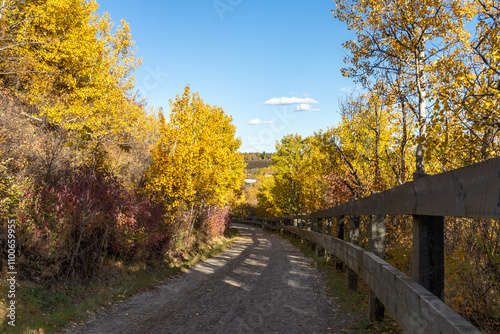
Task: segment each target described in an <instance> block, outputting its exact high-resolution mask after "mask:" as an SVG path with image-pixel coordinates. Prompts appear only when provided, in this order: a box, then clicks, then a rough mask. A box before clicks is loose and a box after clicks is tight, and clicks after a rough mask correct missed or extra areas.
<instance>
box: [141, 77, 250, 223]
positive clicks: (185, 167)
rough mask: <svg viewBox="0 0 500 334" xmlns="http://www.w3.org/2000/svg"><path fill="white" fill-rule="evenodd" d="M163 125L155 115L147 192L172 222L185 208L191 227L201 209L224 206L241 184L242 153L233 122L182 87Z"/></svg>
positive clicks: (235, 193) (162, 120)
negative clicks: (155, 134)
mask: <svg viewBox="0 0 500 334" xmlns="http://www.w3.org/2000/svg"><path fill="white" fill-rule="evenodd" d="M170 107H171V113H170V120H169V122H168V123H167V122H166V120H165V118H164V117H163V114H162V113H161V112H160V114H159V122H160V136H161V137H160V139H159V141H158V143H157V144H156V146H155V148H154V149H153V153H152V163H151V166H150V168H149V171H148V172H147V184H146V189H147V191H148V192H149V193H150V194H151V196H152V197H153V198H154V199H155V200H156V201H157V202H160V203H163V204H164V206H165V208H166V210H167V212H168V213H169V217H166V218H167V221H170V222H172V221H173V217H174V214H175V213H176V212H177V211H178V210H188V211H189V212H190V213H191V217H192V220H191V222H190V226H189V227H188V228H189V230H191V229H192V227H193V224H194V221H195V220H196V218H197V216H198V214H199V212H200V210H201V209H202V208H203V207H206V206H217V207H223V206H226V205H228V204H229V203H230V202H231V201H232V199H233V198H234V197H235V195H238V193H239V191H240V190H241V187H242V185H243V177H244V174H243V169H244V163H243V155H242V154H241V153H239V152H237V150H238V148H239V147H240V145H241V141H240V139H239V138H236V137H235V131H236V128H235V126H234V125H233V124H232V118H231V117H230V116H228V115H226V114H225V112H224V110H223V109H222V108H220V107H217V106H210V105H208V104H206V103H205V102H203V100H202V99H201V98H200V96H199V94H198V93H194V94H192V95H191V93H190V88H189V86H187V87H186V88H185V90H184V93H183V94H182V95H181V96H179V95H178V96H177V97H176V99H175V101H170Z"/></svg>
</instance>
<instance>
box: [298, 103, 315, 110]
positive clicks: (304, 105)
mask: <svg viewBox="0 0 500 334" xmlns="http://www.w3.org/2000/svg"><path fill="white" fill-rule="evenodd" d="M295 111H319V109H311V105H310V104H308V103H301V104H299V105H297V107H296V108H295Z"/></svg>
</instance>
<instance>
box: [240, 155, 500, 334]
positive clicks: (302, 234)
mask: <svg viewBox="0 0 500 334" xmlns="http://www.w3.org/2000/svg"><path fill="white" fill-rule="evenodd" d="M361 215H364V216H370V217H371V223H370V250H371V252H369V251H366V250H364V249H362V248H360V247H359V246H357V244H358V242H359V216H361ZM386 215H413V217H414V224H413V279H412V278H410V277H408V276H406V275H405V274H403V273H402V272H401V271H399V270H397V269H396V268H394V267H393V266H391V265H390V264H389V263H387V262H385V261H384V259H383V258H384V255H385V219H386ZM444 216H453V217H470V218H472V217H482V218H500V158H494V159H490V160H487V161H485V162H482V163H478V164H474V165H471V166H468V167H464V168H459V169H456V170H453V171H450V172H446V173H442V174H438V175H433V176H425V177H422V176H421V177H420V178H417V179H416V180H414V181H412V182H407V183H405V184H404V185H401V186H399V187H395V188H392V189H389V190H386V191H384V192H381V193H377V194H374V195H372V196H369V197H366V198H362V199H358V200H354V201H351V202H348V203H345V204H342V205H339V206H336V207H333V208H329V209H326V210H321V211H316V212H312V213H310V214H303V215H293V216H286V217H280V218H261V217H244V218H242V219H240V220H237V221H239V222H243V223H249V224H256V225H259V226H263V227H266V228H269V229H274V230H280V231H287V232H288V233H292V234H294V235H296V236H298V237H299V238H302V239H305V240H308V241H309V242H310V243H311V244H312V245H315V247H320V248H322V249H324V250H327V251H328V252H329V253H331V254H332V255H334V256H335V257H336V258H338V259H339V260H340V261H342V262H343V263H344V264H347V266H348V285H350V286H351V287H352V285H353V284H355V282H356V279H357V277H358V276H359V277H360V278H362V279H363V280H364V281H365V282H366V284H367V285H368V287H369V288H370V290H371V291H370V295H371V296H370V299H369V300H370V305H369V309H370V310H369V312H370V318H371V319H374V318H379V317H380V315H381V313H382V314H383V307H382V308H381V305H383V306H385V309H387V310H388V312H389V313H390V314H391V315H392V316H393V317H394V319H395V320H396V321H397V322H398V324H399V325H400V326H401V327H402V328H403V329H404V330H405V331H406V332H407V333H480V332H479V330H478V329H477V328H475V327H474V326H473V325H472V324H470V323H469V322H468V321H466V320H465V319H464V318H463V317H462V316H460V315H459V314H457V313H456V312H454V311H453V310H452V309H450V308H449V307H448V306H447V305H446V304H444V302H443V300H444V247H443V242H444V235H443V227H444V218H443V217H444ZM345 219H349V220H350V223H349V240H350V241H351V242H346V241H344V240H343V238H344V237H343V230H344V228H343V224H344V221H345ZM334 224H336V225H337V228H336V233H337V234H336V236H331V233H332V230H333V228H332V227H333V225H334ZM372 295H373V296H372ZM372 297H373V298H372ZM378 304H380V305H378Z"/></svg>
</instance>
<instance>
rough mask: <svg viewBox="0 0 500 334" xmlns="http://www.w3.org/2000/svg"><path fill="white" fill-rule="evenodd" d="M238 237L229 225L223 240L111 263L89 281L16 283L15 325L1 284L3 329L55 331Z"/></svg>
mask: <svg viewBox="0 0 500 334" xmlns="http://www.w3.org/2000/svg"><path fill="white" fill-rule="evenodd" d="M237 238H238V230H237V229H235V228H231V230H230V231H229V233H228V234H227V235H226V237H225V238H220V239H217V240H214V241H212V242H211V243H196V244H195V245H194V247H191V248H189V249H181V250H177V252H176V253H177V257H176V258H171V259H170V260H169V261H168V262H167V261H154V262H151V261H150V262H148V263H144V262H120V261H110V262H109V263H108V264H107V265H106V266H105V268H104V269H103V271H102V274H101V275H100V276H98V277H97V278H96V279H94V280H93V281H92V282H90V283H81V282H72V283H71V284H67V285H63V284H55V285H53V286H51V287H47V286H44V285H41V284H36V283H33V282H23V281H21V282H19V285H18V287H17V291H16V306H17V310H16V326H15V327H13V326H10V325H8V324H7V323H6V318H5V314H6V311H5V310H6V304H5V302H6V300H5V297H4V296H6V294H5V293H4V292H5V291H6V283H5V282H3V281H5V280H2V283H1V286H0V293H1V295H2V299H0V315H1V318H0V319H1V320H2V321H3V322H2V323H1V324H0V332H2V333H57V332H60V331H61V330H62V329H63V328H64V327H65V326H68V325H71V324H75V323H77V324H78V323H80V324H83V321H84V320H85V318H86V316H87V315H88V314H89V313H92V312H95V311H97V310H99V309H101V308H104V307H106V306H110V305H111V304H113V303H120V302H123V301H124V300H125V299H126V298H127V297H130V296H132V295H135V294H137V293H140V292H142V291H145V290H148V289H150V288H153V287H155V286H157V285H158V284H160V283H161V282H162V281H164V280H165V279H168V278H171V277H174V276H175V275H177V274H179V273H180V272H182V271H183V270H185V269H187V268H190V267H192V266H194V265H195V264H197V263H199V262H201V261H204V260H206V259H208V258H210V257H213V256H215V255H217V254H218V253H220V252H222V251H223V250H225V249H226V248H228V247H229V246H230V245H231V244H233V243H234V241H236V239H237Z"/></svg>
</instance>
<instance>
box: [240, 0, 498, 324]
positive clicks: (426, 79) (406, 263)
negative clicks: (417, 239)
mask: <svg viewBox="0 0 500 334" xmlns="http://www.w3.org/2000/svg"><path fill="white" fill-rule="evenodd" d="M335 3H336V8H335V10H333V11H332V12H333V14H334V16H335V18H336V19H338V20H340V21H342V22H345V24H346V25H347V27H348V28H349V29H351V30H353V31H354V32H355V34H356V37H355V38H354V39H353V40H351V41H346V42H345V43H344V44H343V47H344V49H345V50H346V57H345V64H346V65H345V68H343V69H342V70H341V71H342V73H343V75H344V76H346V77H350V78H352V79H353V81H354V82H355V83H356V84H357V85H358V88H359V89H357V90H355V91H352V92H351V93H349V94H347V95H346V96H345V97H343V98H341V99H340V100H339V103H338V113H339V114H340V116H341V121H340V123H339V124H336V125H332V126H331V127H328V128H326V129H318V131H317V132H316V133H314V134H312V135H310V136H307V137H304V136H301V135H298V134H288V135H286V136H284V137H283V138H282V139H281V140H280V141H279V142H277V144H276V152H275V153H274V155H273V156H272V158H271V159H272V165H271V166H270V167H269V170H268V171H267V172H266V177H263V178H262V179H261V180H260V182H258V183H257V184H256V186H257V187H258V189H254V190H252V191H254V192H256V193H257V194H256V197H257V200H256V202H257V204H256V205H253V206H250V207H247V208H246V211H245V210H241V214H244V213H248V212H255V213H256V214H257V215H259V216H262V217H281V216H287V215H295V214H306V213H310V212H313V211H316V210H322V209H326V208H329V207H332V206H335V205H338V204H341V203H345V202H347V201H350V200H352V199H357V198H362V197H365V196H369V195H370V194H371V193H372V192H380V191H384V190H387V189H390V188H392V187H395V186H398V185H401V184H403V183H405V182H407V181H411V180H412V179H413V178H414V177H418V176H422V175H423V174H425V173H427V174H437V173H441V172H445V171H449V170H452V169H456V168H459V167H463V166H467V165H470V164H473V163H477V162H481V161H484V160H487V159H490V158H493V157H498V156H500V140H499V129H500V128H499V127H498V124H499V123H500V86H499V83H500V67H499V64H500V63H499V59H500V58H499V50H500V44H499V42H500V39H499V38H498V35H499V31H500V8H499V6H498V1H483V0H471V1H448V0H442V1H441V0H440V1H424V2H418V3H417V2H411V1H379V0H356V1H344V0H336V1H335ZM409 13H411V14H409ZM253 203H255V201H254V202H251V204H253ZM360 228H361V233H362V238H361V240H360V243H361V245H362V246H364V247H366V246H367V242H368V240H367V233H366V229H367V228H366V225H365V224H361V227H360ZM363 233H364V236H363ZM387 243H388V244H387V254H386V259H387V261H388V262H389V263H391V264H392V265H394V266H395V267H396V268H398V269H400V270H401V271H403V272H405V273H406V274H410V275H411V268H412V264H411V249H412V219H411V217H408V216H395V217H388V224H387ZM445 269H446V270H445V271H446V277H445V282H446V286H445V295H446V299H445V302H446V303H447V304H448V305H449V306H450V307H451V308H452V309H454V310H455V311H457V312H459V313H460V314H461V315H462V316H464V317H465V318H466V319H467V320H469V321H470V322H471V323H472V324H474V325H475V326H477V327H478V328H479V329H481V330H482V331H484V332H485V333H496V332H498V328H500V222H499V220H498V219H465V218H451V217H447V218H446V219H445Z"/></svg>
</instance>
